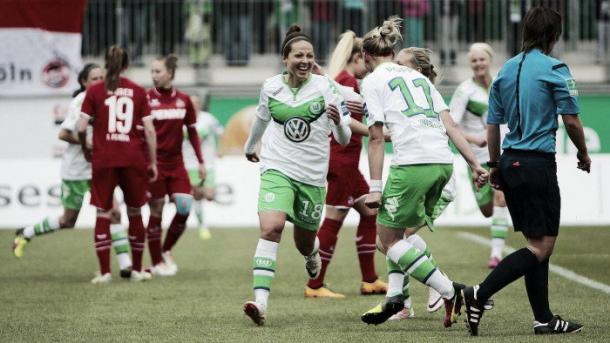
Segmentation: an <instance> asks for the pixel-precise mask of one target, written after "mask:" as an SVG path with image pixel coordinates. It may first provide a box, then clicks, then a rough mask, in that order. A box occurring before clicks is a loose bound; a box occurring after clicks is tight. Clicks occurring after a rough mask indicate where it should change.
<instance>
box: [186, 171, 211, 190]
mask: <svg viewBox="0 0 610 343" xmlns="http://www.w3.org/2000/svg"><path fill="white" fill-rule="evenodd" d="M205 173H206V176H205V181H204V182H203V188H215V187H216V173H215V172H214V170H213V169H209V170H206V171H205ZM189 179H191V185H192V186H193V187H199V186H200V183H201V179H200V178H199V171H198V170H197V169H192V170H189Z"/></svg>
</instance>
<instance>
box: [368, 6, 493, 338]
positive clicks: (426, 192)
mask: <svg viewBox="0 0 610 343" xmlns="http://www.w3.org/2000/svg"><path fill="white" fill-rule="evenodd" d="M399 23H400V19H399V18H390V19H389V20H387V21H385V22H384V23H383V25H381V26H380V27H377V28H375V29H373V30H371V31H370V32H369V33H367V35H366V36H365V37H364V41H363V53H364V58H365V63H366V67H367V69H368V70H369V71H371V74H369V75H368V76H367V77H366V78H365V79H364V81H363V83H362V94H363V95H364V99H365V102H366V105H367V109H368V112H367V125H368V126H369V132H370V134H369V136H370V138H369V165H370V174H371V182H370V185H371V187H370V193H369V194H368V195H367V198H366V204H367V206H369V207H371V208H379V213H378V215H377V235H378V236H379V242H380V246H381V249H382V250H383V251H384V252H385V253H386V256H387V258H386V260H387V266H388V292H387V293H386V298H385V301H384V303H383V304H380V305H378V306H376V307H374V308H373V309H371V310H369V311H368V312H366V313H365V314H363V315H362V320H363V321H364V322H365V323H368V324H380V323H383V322H385V321H386V320H387V319H388V318H390V317H391V316H392V315H394V314H395V313H397V312H399V311H400V310H402V309H403V308H404V296H403V279H404V273H405V272H406V273H408V274H410V275H411V276H412V277H414V278H415V279H417V280H418V281H420V282H422V283H425V284H426V285H428V286H430V287H432V288H434V289H435V290H436V291H437V292H439V293H440V294H441V296H442V298H443V299H444V300H445V310H446V313H445V318H444V325H445V327H448V326H451V324H452V323H453V321H454V318H453V315H454V314H458V313H459V309H460V306H461V296H460V293H459V291H460V289H461V288H462V287H463V286H461V285H459V284H455V283H453V282H451V280H449V278H447V276H446V275H444V274H443V273H441V271H440V270H439V269H438V267H436V266H435V265H434V263H433V262H432V261H430V259H429V258H428V257H427V256H426V255H425V252H424V251H421V250H420V249H418V248H417V247H416V246H415V245H414V244H413V243H411V242H409V240H408V236H410V235H411V234H413V233H415V232H417V230H418V229H419V228H421V227H423V226H428V227H429V228H432V227H433V221H432V219H431V217H432V215H433V211H434V206H435V205H436V203H437V202H438V199H439V198H440V196H441V192H442V190H443V188H444V186H445V185H446V183H447V182H448V181H449V179H450V178H451V174H452V171H453V167H452V163H453V156H452V154H451V151H450V149H449V145H448V140H447V136H449V137H451V139H452V141H453V142H454V144H455V145H456V147H457V148H458V150H459V151H460V152H461V153H462V155H463V156H464V158H465V159H466V161H467V162H468V164H469V165H470V167H471V168H472V169H473V177H474V178H476V180H477V181H478V180H479V178H480V180H481V181H484V180H485V176H486V172H485V169H483V168H481V166H480V165H479V164H478V162H477V161H476V159H475V157H474V154H473V152H472V150H471V149H470V147H469V146H468V144H467V142H466V140H465V139H464V137H462V136H461V134H460V133H459V131H458V130H457V129H456V128H455V124H454V123H453V122H452V120H451V117H450V116H449V113H448V108H447V106H446V105H445V102H444V101H443V98H442V97H441V95H440V93H439V92H438V91H437V90H436V88H434V85H433V84H432V83H431V82H430V80H428V79H427V78H426V77H424V76H423V75H422V74H420V73H418V72H417V71H415V70H413V69H411V68H407V67H403V66H400V65H398V64H395V63H393V59H394V46H395V45H396V44H397V43H398V41H399V40H400V39H401V35H400V31H399V27H400V26H399ZM383 126H385V127H386V128H387V129H388V131H389V133H390V135H391V138H392V146H393V149H394V158H393V159H392V163H391V167H390V175H389V178H388V180H387V184H386V186H385V188H383V186H382V181H381V174H382V169H383V158H384V135H383ZM382 189H383V196H382V193H381V192H382ZM405 235H406V236H407V238H405Z"/></svg>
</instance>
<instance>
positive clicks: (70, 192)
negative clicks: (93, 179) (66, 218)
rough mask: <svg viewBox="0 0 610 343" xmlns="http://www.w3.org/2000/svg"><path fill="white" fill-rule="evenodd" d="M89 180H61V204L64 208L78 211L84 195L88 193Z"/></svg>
mask: <svg viewBox="0 0 610 343" xmlns="http://www.w3.org/2000/svg"><path fill="white" fill-rule="evenodd" d="M89 188H90V180H62V181H61V203H62V204H63V205H64V208H69V209H72V210H80V209H81V207H82V206H83V198H84V196H85V193H87V192H88V191H89Z"/></svg>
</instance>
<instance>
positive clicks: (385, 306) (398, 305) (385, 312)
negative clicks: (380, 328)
mask: <svg viewBox="0 0 610 343" xmlns="http://www.w3.org/2000/svg"><path fill="white" fill-rule="evenodd" d="M404 301H405V298H404V296H403V295H402V294H399V295H395V296H393V297H389V298H385V301H384V302H383V303H381V304H379V305H377V306H375V307H373V308H372V309H370V310H368V311H367V312H366V313H364V314H363V315H362V316H360V319H362V321H363V322H365V323H367V324H374V325H379V324H381V323H384V322H385V321H387V320H388V319H390V317H392V316H393V315H395V314H396V313H398V312H400V310H402V309H403V308H404V307H405V304H404Z"/></svg>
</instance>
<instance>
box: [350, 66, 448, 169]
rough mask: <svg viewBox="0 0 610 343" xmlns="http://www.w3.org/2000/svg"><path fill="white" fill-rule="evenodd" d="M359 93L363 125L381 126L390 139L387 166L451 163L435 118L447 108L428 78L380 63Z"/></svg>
mask: <svg viewBox="0 0 610 343" xmlns="http://www.w3.org/2000/svg"><path fill="white" fill-rule="evenodd" d="M361 89H362V91H361V93H362V95H363V96H364V101H365V103H366V105H365V109H366V110H365V115H366V119H367V124H368V125H369V126H372V125H373V124H374V123H383V124H384V125H385V127H386V129H387V131H388V132H389V134H390V136H391V137H392V146H393V149H394V157H393V158H392V162H391V165H394V166H400V165H414V164H431V163H434V164H451V163H453V156H452V154H451V150H450V149H449V143H448V137H447V133H446V131H445V127H444V126H443V123H442V122H441V120H440V117H439V113H440V112H442V111H445V110H447V109H448V107H447V104H445V101H444V100H443V98H442V97H441V95H440V93H439V92H438V91H437V90H436V88H435V87H434V85H433V84H432V83H431V82H430V80H428V78H426V77H425V76H424V75H422V74H420V73H419V72H417V71H416V70H413V69H411V68H409V67H404V66H400V65H398V64H395V63H383V64H381V65H379V66H377V68H375V71H373V72H372V73H371V74H369V75H368V76H367V77H366V78H365V79H364V80H363V82H362V86H361Z"/></svg>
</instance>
